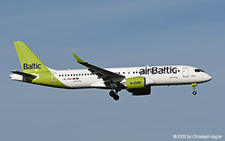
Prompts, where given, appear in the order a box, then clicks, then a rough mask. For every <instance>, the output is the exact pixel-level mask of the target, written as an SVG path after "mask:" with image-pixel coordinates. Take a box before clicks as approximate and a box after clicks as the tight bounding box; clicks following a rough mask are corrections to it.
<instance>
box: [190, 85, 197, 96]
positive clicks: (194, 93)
mask: <svg viewBox="0 0 225 141" xmlns="http://www.w3.org/2000/svg"><path fill="white" fill-rule="evenodd" d="M191 86H192V87H193V92H192V94H193V95H196V94H197V92H196V91H195V87H196V86H197V83H192V84H191Z"/></svg>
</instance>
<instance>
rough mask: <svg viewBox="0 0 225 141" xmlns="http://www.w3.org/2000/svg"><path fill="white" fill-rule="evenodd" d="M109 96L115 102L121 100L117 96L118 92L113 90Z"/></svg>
mask: <svg viewBox="0 0 225 141" xmlns="http://www.w3.org/2000/svg"><path fill="white" fill-rule="evenodd" d="M109 95H110V96H111V97H112V98H113V99H114V100H115V101H117V100H119V99H120V97H119V95H118V94H117V91H116V92H114V91H113V90H111V91H110V92H109Z"/></svg>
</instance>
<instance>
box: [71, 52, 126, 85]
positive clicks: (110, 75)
mask: <svg viewBox="0 0 225 141" xmlns="http://www.w3.org/2000/svg"><path fill="white" fill-rule="evenodd" d="M73 56H74V57H75V59H76V60H77V62H78V63H80V64H82V65H84V66H86V67H87V68H88V70H89V71H91V72H92V73H93V74H96V75H97V76H98V78H102V79H103V81H104V83H105V85H106V86H107V87H110V88H117V87H118V85H120V84H119V83H120V82H121V81H122V80H123V79H124V78H125V76H123V75H119V74H117V73H114V72H111V71H109V70H106V69H103V68H99V67H97V66H94V65H92V64H89V63H87V62H84V61H83V60H82V59H80V58H79V57H78V56H77V55H76V54H73Z"/></svg>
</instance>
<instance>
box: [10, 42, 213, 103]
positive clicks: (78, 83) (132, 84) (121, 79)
mask: <svg viewBox="0 0 225 141" xmlns="http://www.w3.org/2000/svg"><path fill="white" fill-rule="evenodd" d="M14 45H15V48H16V51H17V55H18V58H19V60H20V63H21V67H22V70H23V71H15V70H12V71H11V72H12V73H14V74H11V75H10V76H9V78H10V79H11V80H16V81H20V82H27V83H32V84H37V85H44V86H50V87H57V88H66V89H86V88H98V89H109V90H110V92H109V95H110V96H111V97H112V98H113V99H114V100H115V101H117V100H119V95H118V92H119V91H121V90H123V89H126V90H127V91H128V92H130V93H132V94H133V95H137V96H138V95H150V94H151V87H152V86H161V85H165V86H170V85H191V86H192V87H193V95H196V94H197V92H196V91H195V87H196V86H197V84H199V83H204V82H208V81H210V80H211V79H212V77H211V76H210V75H209V74H207V73H206V72H204V71H203V70H201V69H199V68H196V67H192V66H186V65H166V66H144V67H123V68H100V67H98V66H95V65H92V64H90V63H88V62H85V61H83V60H82V59H81V58H80V57H78V56H77V55H76V54H73V56H74V58H75V59H76V61H77V62H78V63H79V64H81V65H83V66H85V67H87V68H88V69H75V70H55V69H51V68H49V67H47V66H45V65H44V64H43V63H42V62H41V60H40V59H39V58H38V57H37V56H36V55H35V54H34V53H33V52H32V51H31V50H30V49H29V48H28V46H27V45H26V44H25V43H24V42H22V41H14Z"/></svg>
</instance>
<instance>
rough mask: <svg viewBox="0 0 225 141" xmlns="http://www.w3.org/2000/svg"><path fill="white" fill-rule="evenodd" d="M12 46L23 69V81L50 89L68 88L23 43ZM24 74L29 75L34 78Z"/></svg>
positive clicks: (18, 42)
mask: <svg viewBox="0 0 225 141" xmlns="http://www.w3.org/2000/svg"><path fill="white" fill-rule="evenodd" d="M14 45H15V48H16V51H17V55H18V57H19V60H20V64H21V67H22V69H23V73H24V74H23V75H22V76H23V81H25V82H29V83H35V84H40V85H47V86H52V87H61V88H68V87H67V86H66V85H64V84H63V83H62V82H60V81H59V80H58V79H57V78H56V77H55V76H54V75H53V74H52V72H51V71H50V70H49V68H48V67H46V66H45V65H44V63H42V62H41V60H40V59H39V58H38V57H37V56H36V55H35V54H34V53H33V52H32V51H31V50H30V49H29V48H28V46H27V45H26V44H25V43H24V42H22V41H15V42H14ZM25 74H30V75H33V76H35V77H31V76H29V75H25Z"/></svg>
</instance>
